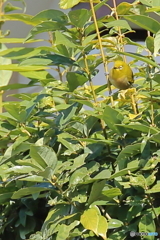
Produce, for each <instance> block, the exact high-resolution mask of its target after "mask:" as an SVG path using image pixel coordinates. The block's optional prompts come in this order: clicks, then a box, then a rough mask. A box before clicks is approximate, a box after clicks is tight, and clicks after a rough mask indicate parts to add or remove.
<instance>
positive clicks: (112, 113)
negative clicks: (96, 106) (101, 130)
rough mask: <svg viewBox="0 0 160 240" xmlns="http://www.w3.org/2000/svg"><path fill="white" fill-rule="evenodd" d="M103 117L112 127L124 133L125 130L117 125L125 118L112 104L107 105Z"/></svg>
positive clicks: (119, 132) (115, 130) (117, 131)
mask: <svg viewBox="0 0 160 240" xmlns="http://www.w3.org/2000/svg"><path fill="white" fill-rule="evenodd" d="M102 118H103V120H104V121H105V123H106V124H107V125H108V127H109V128H110V129H112V130H113V131H114V132H116V133H118V134H120V135H121V134H123V131H122V130H121V129H120V128H119V127H118V126H117V125H116V124H120V123H121V122H122V120H123V118H124V117H123V115H122V114H121V113H120V112H118V111H117V110H115V109H113V108H112V107H110V106H106V108H105V110H104V113H103V116H102Z"/></svg>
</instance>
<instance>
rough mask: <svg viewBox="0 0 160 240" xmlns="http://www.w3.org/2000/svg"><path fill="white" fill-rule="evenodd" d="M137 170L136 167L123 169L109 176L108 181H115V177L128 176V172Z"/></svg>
mask: <svg viewBox="0 0 160 240" xmlns="http://www.w3.org/2000/svg"><path fill="white" fill-rule="evenodd" d="M138 168H139V167H138V166H136V167H133V168H123V169H122V170H119V171H118V172H116V173H114V174H113V175H111V177H110V179H115V178H117V177H122V176H124V175H126V174H128V172H134V171H135V170H136V169H138Z"/></svg>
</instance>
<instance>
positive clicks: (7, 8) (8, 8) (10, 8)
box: [4, 3, 22, 13]
mask: <svg viewBox="0 0 160 240" xmlns="http://www.w3.org/2000/svg"><path fill="white" fill-rule="evenodd" d="M15 10H22V8H20V7H16V6H13V5H12V4H11V3H7V4H6V5H5V7H4V12H5V13H7V12H12V11H15Z"/></svg>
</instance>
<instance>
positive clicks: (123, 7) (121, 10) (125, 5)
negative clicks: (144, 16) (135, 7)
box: [116, 2, 132, 15]
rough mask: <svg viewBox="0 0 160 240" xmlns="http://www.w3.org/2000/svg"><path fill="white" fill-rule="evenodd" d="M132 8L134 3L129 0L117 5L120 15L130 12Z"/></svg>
mask: <svg viewBox="0 0 160 240" xmlns="http://www.w3.org/2000/svg"><path fill="white" fill-rule="evenodd" d="M131 8H132V4H130V3H127V2H121V3H120V4H119V5H118V6H117V8H116V11H117V14H118V15H124V14H128V13H129V10H130V9H131Z"/></svg>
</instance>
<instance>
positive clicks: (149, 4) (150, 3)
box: [140, 0, 160, 7]
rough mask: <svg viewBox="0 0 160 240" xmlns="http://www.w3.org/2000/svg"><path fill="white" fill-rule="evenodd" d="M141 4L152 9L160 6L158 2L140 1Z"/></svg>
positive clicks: (159, 0)
mask: <svg viewBox="0 0 160 240" xmlns="http://www.w3.org/2000/svg"><path fill="white" fill-rule="evenodd" d="M140 2H141V3H143V4H145V5H147V6H149V7H153V6H159V5H160V0H157V1H155V0H140Z"/></svg>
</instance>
